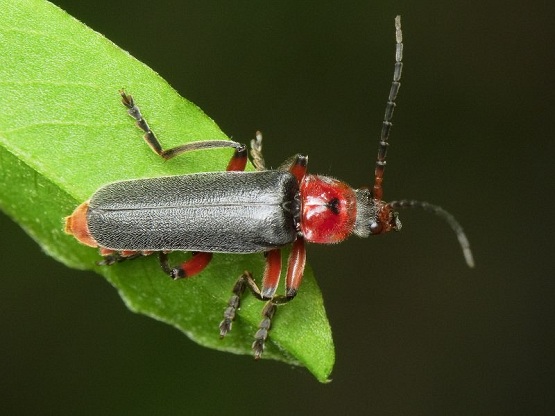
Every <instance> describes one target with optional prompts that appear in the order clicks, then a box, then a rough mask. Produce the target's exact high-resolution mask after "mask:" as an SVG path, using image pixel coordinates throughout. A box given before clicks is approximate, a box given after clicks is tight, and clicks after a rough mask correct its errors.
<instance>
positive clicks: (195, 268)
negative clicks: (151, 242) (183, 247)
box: [158, 251, 212, 280]
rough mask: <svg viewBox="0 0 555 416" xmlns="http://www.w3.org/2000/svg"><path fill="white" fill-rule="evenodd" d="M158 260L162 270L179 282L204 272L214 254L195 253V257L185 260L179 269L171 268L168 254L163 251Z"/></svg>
mask: <svg viewBox="0 0 555 416" xmlns="http://www.w3.org/2000/svg"><path fill="white" fill-rule="evenodd" d="M158 259H159V260H160V266H161V267H162V270H164V272H165V273H166V274H167V275H168V276H170V277H171V278H172V279H174V280H177V279H183V278H186V277H192V276H194V275H195V274H198V273H200V272H201V271H203V270H204V268H205V267H206V266H208V263H210V260H212V253H205V252H194V253H193V257H191V258H190V259H188V260H185V261H184V262H183V263H181V265H180V266H179V267H171V266H170V265H169V262H168V254H167V253H164V252H163V251H161V252H160V253H159V254H158Z"/></svg>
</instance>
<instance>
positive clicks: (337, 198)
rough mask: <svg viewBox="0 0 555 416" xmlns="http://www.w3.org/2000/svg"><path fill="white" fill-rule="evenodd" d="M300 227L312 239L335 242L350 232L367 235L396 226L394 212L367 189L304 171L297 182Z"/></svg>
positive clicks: (382, 231) (394, 228)
mask: <svg viewBox="0 0 555 416" xmlns="http://www.w3.org/2000/svg"><path fill="white" fill-rule="evenodd" d="M300 195H301V217H300V218H301V231H302V234H303V236H304V238H305V239H306V241H310V242H312V243H324V244H328V243H338V242H340V241H343V240H344V239H346V238H347V237H348V236H349V235H350V234H356V235H358V236H359V237H368V236H369V235H370V234H383V233H385V232H388V231H391V230H399V229H400V228H401V223H400V222H399V220H398V218H397V213H396V212H394V211H393V210H392V209H391V207H390V206H389V205H388V204H387V203H386V202H383V201H381V200H375V199H373V198H372V196H371V194H370V191H369V190H368V189H365V188H362V189H356V190H355V189H353V188H351V187H350V186H349V185H347V184H346V183H344V182H341V181H339V180H337V179H334V178H330V177H328V176H320V175H305V176H304V177H303V179H302V181H301V184H300Z"/></svg>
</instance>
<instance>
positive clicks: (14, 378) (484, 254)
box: [0, 0, 555, 415]
mask: <svg viewBox="0 0 555 416" xmlns="http://www.w3.org/2000/svg"><path fill="white" fill-rule="evenodd" d="M54 3H55V4H57V5H58V6H60V7H62V8H64V9H65V10H67V11H68V12H69V13H70V14H72V15H73V16H75V17H76V18H78V19H79V20H81V21H82V22H84V23H85V24H87V25H88V26H90V27H91V28H93V29H94V30H96V31H98V32H100V33H103V34H104V35H105V36H106V37H107V38H109V39H111V40H112V41H113V42H115V43H116V44H118V45H119V46H120V47H122V48H123V49H125V50H128V51H129V52H130V53H131V54H132V55H134V56H135V57H137V58H138V59H139V60H142V61H143V62H145V63H146V64H147V65H149V66H150V67H152V68H153V69H154V70H155V71H157V72H158V73H160V74H161V75H162V76H163V77H164V78H165V79H166V80H168V82H169V83H170V84H171V85H172V86H173V87H174V88H176V89H177V90H178V91H179V92H180V93H181V94H182V95H183V96H184V97H186V98H188V99H189V100H191V101H193V102H194V103H196V104H197V105H199V106H200V107H201V108H202V109H203V110H204V111H205V112H206V113H207V114H208V115H209V116H210V117H212V118H213V119H214V120H215V121H216V122H217V123H218V124H219V125H220V127H221V128H222V129H223V131H225V132H226V133H227V134H228V135H229V136H231V137H233V138H234V139H236V140H238V141H242V142H247V141H249V140H250V139H251V138H252V137H253V135H254V132H255V130H257V129H260V130H262V131H263V132H264V138H265V143H264V145H265V155H266V160H267V164H268V165H270V166H274V167H276V166H278V165H279V164H281V162H282V161H283V160H284V159H285V158H287V157H288V156H290V155H292V154H294V153H297V152H299V153H304V154H309V155H310V164H309V169H310V171H311V172H318V173H322V174H329V175H332V176H336V177H338V178H341V179H343V180H345V181H346V182H348V183H350V184H352V185H353V186H361V185H368V184H371V182H372V179H373V167H374V160H375V154H376V146H377V138H378V136H379V132H380V128H381V121H382V118H383V110H384V106H385V102H386V98H387V94H388V91H389V87H390V83H391V78H392V71H393V62H394V50H395V38H394V21H393V19H394V17H395V15H396V14H401V15H402V18H403V32H404V44H405V54H404V63H405V66H404V72H403V78H402V88H401V91H400V94H399V98H398V100H397V110H396V113H395V118H394V124H395V125H394V127H393V130H392V135H391V139H390V142H391V146H390V150H389V155H388V156H389V157H388V168H387V171H386V175H385V182H384V186H385V198H386V200H390V199H400V198H415V199H421V200H425V201H430V202H433V203H436V204H439V205H442V206H443V207H444V208H446V209H447V210H449V211H451V212H452V213H453V214H454V215H455V216H456V217H457V218H458V220H459V221H460V222H461V223H462V224H463V226H464V228H465V230H466V232H467V234H468V237H469V239H470V241H471V244H472V248H473V250H474V255H475V258H476V268H475V269H474V270H471V269H468V268H467V267H466V265H465V263H464V260H463V257H462V254H461V252H460V249H459V247H458V244H457V242H456V239H455V236H454V235H453V233H452V232H451V231H450V229H449V228H448V227H447V225H446V224H445V223H443V222H442V221H441V220H440V219H438V218H436V217H434V216H432V215H429V214H426V213H423V212H419V211H403V212H401V220H402V221H403V225H404V227H403V231H402V232H400V233H396V234H394V235H388V236H383V237H380V238H377V237H374V238H370V239H368V240H360V239H357V238H352V239H351V240H349V241H347V242H345V243H343V244H341V245H338V246H331V247H320V246H310V247H309V249H308V256H309V257H308V258H309V262H310V263H311V265H312V266H313V268H314V270H315V273H316V276H317V278H318V282H319V284H320V287H321V289H322V291H323V294H324V299H325V302H326V306H327V312H328V316H329V319H330V321H331V325H332V329H333V332H334V338H335V342H336V352H337V360H336V365H335V370H334V372H333V373H332V379H333V381H332V382H331V383H330V384H327V385H322V384H319V383H318V382H317V381H316V380H315V379H314V378H313V377H312V376H311V375H310V374H309V373H308V372H307V371H306V370H304V369H300V368H291V367H289V366H287V365H284V364H281V363H276V362H270V361H262V362H254V361H253V360H252V358H250V357H242V356H233V355H230V354H224V353H221V352H217V351H211V350H208V349H205V348H202V347H199V346H197V345H196V344H194V343H192V342H191V341H189V340H188V339H187V338H186V337H185V336H184V335H182V334H181V333H179V332H178V331H176V330H175V329H173V328H171V327H169V326H166V325H164V324H161V323H158V322H155V321H153V320H151V319H148V318H146V317H143V316H139V315H135V314H133V313H131V312H129V311H128V310H127V309H126V308H125V306H124V305H123V303H122V302H121V300H120V299H119V297H118V295H117V293H116V291H115V290H114V289H112V288H111V287H110V286H109V284H108V283H106V282H105V281H104V280H103V279H102V278H101V277H100V276H98V275H95V274H92V273H86V272H81V271H76V270H70V269H67V268H66V267H64V266H63V265H61V264H59V263H57V262H55V261H54V260H52V259H51V258H48V257H46V256H45V255H44V254H42V252H41V250H40V248H39V247H38V246H37V245H36V243H34V242H33V241H32V240H31V239H30V238H29V237H27V236H26V235H25V234H24V233H23V232H22V231H21V230H20V229H19V228H18V227H17V226H16V225H15V224H14V223H12V222H11V221H10V220H9V219H8V218H6V217H5V216H3V215H2V216H1V217H0V229H1V231H2V232H1V233H0V241H1V243H0V244H1V246H2V258H3V260H2V261H3V268H2V269H3V270H4V272H6V271H7V272H8V274H7V275H4V276H2V278H1V279H0V305H1V306H0V308H1V309H0V311H1V313H0V331H1V334H2V335H1V337H2V342H1V343H0V345H1V347H0V348H1V350H0V370H1V371H0V373H1V375H0V390H1V391H2V393H1V397H2V399H1V400H0V411H2V413H3V414H26V413H27V414H31V413H32V414H58V415H62V414H94V415H97V414H122V413H123V412H125V413H128V414H135V415H141V414H154V413H158V414H179V413H187V414H193V413H194V414H215V413H221V414H252V413H255V412H256V413H264V414H268V415H272V414H281V413H283V412H284V411H287V412H289V413H292V414H308V413H310V414H313V413H320V414H331V413H337V412H344V413H345V412H346V413H348V414H378V415H384V414H391V415H398V414H403V415H407V414H410V415H420V414H421V415H446V414H447V415H485V414H488V415H490V414H503V415H522V414H528V415H543V414H553V413H554V412H555V398H554V394H553V391H554V387H555V386H554V376H555V374H554V371H555V362H554V353H553V352H554V341H553V333H554V320H555V319H554V318H555V308H554V295H555V283H554V277H555V276H554V273H553V272H554V267H553V258H552V257H551V256H552V255H553V246H552V242H551V241H552V240H549V235H550V234H548V233H549V230H551V232H552V231H553V220H552V216H551V212H550V211H551V209H550V208H549V207H550V204H551V203H552V201H553V188H554V187H553V171H554V170H553V156H554V154H555V152H554V150H555V146H554V144H553V124H552V122H553V116H554V115H555V114H554V109H555V105H554V104H555V103H554V101H555V100H554V91H555V88H554V85H553V84H554V82H553V66H552V65H553V58H554V49H553V47H552V45H551V44H552V41H553V30H552V27H553V21H552V20H553V19H552V17H553V10H552V6H551V4H550V3H548V2H539V1H536V2H528V1H523V0H521V1H518V0H514V1H510V2H500V1H493V2H468V1H452V2H433V1H420V2H404V4H403V2H400V1H373V2H369V1H351V2H342V1H327V2H325V3H324V2H298V1H291V0H288V1H280V2H266V1H265V2H223V1H220V2H217V1H181V2H177V1H160V2H156V3H154V2H151V1H145V0H135V1H133V2H131V1H120V0H110V1H106V0H93V1H88V2H74V1H69V0H57V1H54ZM123 84H125V80H122V85H123ZM550 119H551V120H552V121H551V122H549V120H550ZM162 140H163V139H162Z"/></svg>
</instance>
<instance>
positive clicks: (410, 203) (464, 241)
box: [387, 199, 474, 267]
mask: <svg viewBox="0 0 555 416" xmlns="http://www.w3.org/2000/svg"><path fill="white" fill-rule="evenodd" d="M387 205H389V206H390V207H391V208H393V209H399V208H422V209H423V210H425V211H428V212H431V213H433V214H436V215H437V216H439V217H441V218H443V219H444V220H445V221H446V222H447V224H449V226H450V227H451V229H452V230H453V231H454V232H455V234H456V235H457V239H458V240H459V244H460V245H461V248H462V251H463V255H464V259H465V260H466V264H467V265H468V267H474V257H473V256H472V250H470V243H469V242H468V238H466V234H465V233H464V230H463V228H462V226H461V225H460V224H459V222H458V221H457V220H456V219H455V217H453V215H451V214H450V213H449V212H447V211H445V210H444V209H443V208H441V207H439V206H437V205H432V204H430V203H428V202H424V201H415V200H409V199H403V200H400V201H391V202H388V203H387Z"/></svg>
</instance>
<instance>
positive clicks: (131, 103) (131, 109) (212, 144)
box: [119, 90, 246, 170]
mask: <svg viewBox="0 0 555 416" xmlns="http://www.w3.org/2000/svg"><path fill="white" fill-rule="evenodd" d="M119 93H120V95H121V102H122V103H123V105H124V106H125V107H127V113H128V114H129V115H130V116H131V117H133V118H134V119H135V120H136V121H137V126H138V127H139V128H140V129H141V130H142V131H144V133H145V135H144V139H145V141H146V142H147V144H148V145H149V146H150V148H151V149H152V150H153V151H154V152H155V153H156V154H158V155H160V156H161V157H163V158H164V159H166V160H168V159H171V158H173V157H175V156H178V155H180V154H183V153H187V152H191V151H194V150H203V149H216V148H220V147H233V148H234V149H235V154H237V153H245V164H246V147H245V145H243V144H240V143H237V142H232V141H229V140H204V141H198V142H191V143H185V144H182V145H180V146H176V147H172V148H171V149H166V150H164V149H163V148H162V145H161V144H160V141H158V139H157V138H156V135H155V134H154V132H153V131H152V130H151V129H150V127H149V125H148V123H147V122H146V120H145V119H144V117H143V115H142V114H141V110H139V107H137V105H135V100H133V97H132V96H131V95H129V94H127V93H126V92H125V91H124V90H120V91H119ZM234 158H235V155H234ZM232 161H233V159H232ZM230 163H231V162H230ZM243 169H244V166H243V168H242V169H238V168H235V166H234V168H233V169H229V166H228V170H243Z"/></svg>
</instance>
